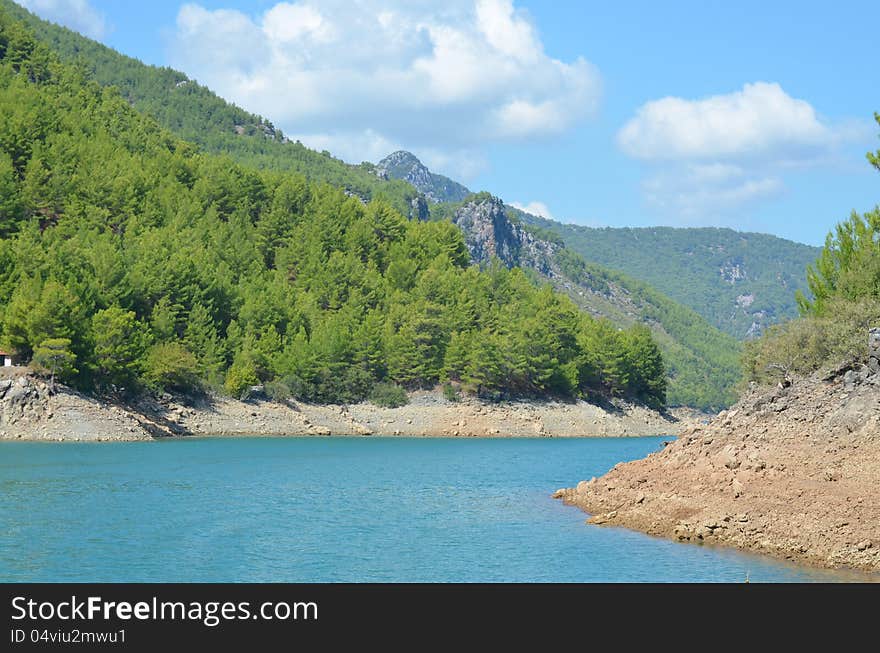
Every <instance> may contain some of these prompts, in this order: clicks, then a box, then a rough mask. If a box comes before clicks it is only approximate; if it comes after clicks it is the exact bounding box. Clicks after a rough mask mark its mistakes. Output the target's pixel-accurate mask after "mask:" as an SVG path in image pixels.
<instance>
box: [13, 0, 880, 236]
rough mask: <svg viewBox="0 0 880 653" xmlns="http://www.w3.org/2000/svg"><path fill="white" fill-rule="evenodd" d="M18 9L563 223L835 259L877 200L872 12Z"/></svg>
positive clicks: (33, 1) (256, 2)
mask: <svg viewBox="0 0 880 653" xmlns="http://www.w3.org/2000/svg"><path fill="white" fill-rule="evenodd" d="M19 1H20V2H21V4H23V5H25V6H27V7H28V8H30V9H31V10H33V11H35V12H36V13H38V14H39V15H41V16H43V17H46V18H50V19H53V20H55V21H57V22H61V23H64V24H66V25H68V26H71V27H73V28H74V29H77V30H79V31H82V32H84V33H87V34H89V35H90V36H93V37H96V38H98V39H99V40H101V41H102V42H104V43H106V44H108V45H110V46H111V47H114V48H116V49H118V50H120V51H122V52H124V53H126V54H129V55H131V56H135V57H137V58H139V59H142V60H144V61H146V62H148V63H152V64H157V65H171V66H173V67H175V68H178V69H181V70H183V71H184V72H186V73H187V74H189V75H190V76H192V77H194V78H196V79H198V80H199V81H201V82H203V83H205V84H207V85H208V86H209V87H211V88H212V89H213V90H215V91H217V92H218V93H219V94H220V95H222V96H223V97H226V98H227V99H230V100H232V101H235V102H236V103H237V104H239V105H241V106H244V107H245V108H247V109H250V110H252V111H254V112H257V113H260V114H262V115H265V116H266V117H268V118H269V119H271V120H273V121H274V122H275V123H276V125H278V126H280V127H281V128H282V129H284V131H285V133H287V134H288V135H290V136H292V137H299V138H301V139H302V140H303V141H304V142H306V143H307V144H310V145H313V146H315V147H317V148H318V149H324V148H326V149H328V150H330V151H331V152H333V153H334V154H336V155H338V156H341V157H342V158H345V159H346V160H350V161H353V162H358V161H361V160H373V161H375V160H377V159H378V158H380V157H381V156H383V155H384V154H386V153H388V152H390V151H391V150H392V149H396V148H405V149H410V150H412V151H413V152H415V153H416V154H417V155H419V156H420V157H421V158H422V159H423V160H424V161H425V162H426V163H427V164H428V165H430V166H431V167H432V168H433V169H435V170H437V171H439V172H443V173H445V174H448V175H449V176H452V177H454V178H456V179H459V180H461V181H464V182H465V183H467V185H468V186H470V187H471V188H472V189H474V190H483V189H485V190H489V191H491V192H492V193H494V194H496V195H499V196H500V197H502V198H504V199H505V201H507V202H509V203H517V204H519V205H521V206H531V207H532V208H533V210H535V211H541V212H546V213H547V214H548V215H551V216H552V217H554V218H555V219H558V220H561V221H565V222H575V223H580V224H590V225H609V226H650V225H660V224H663V225H671V226H707V225H712V226H730V227H734V228H738V229H742V230H749V231H762V232H767V233H774V234H777V235H780V236H783V237H786V238H790V239H793V240H798V241H801V242H807V243H812V244H820V243H821V242H822V241H823V240H824V237H825V234H826V233H827V232H828V230H829V229H830V228H831V227H832V226H833V225H834V224H835V223H836V222H837V221H839V220H841V219H844V218H845V217H847V215H848V214H849V212H850V211H851V210H853V209H855V210H859V211H864V210H868V209H871V208H873V207H874V206H875V205H876V204H877V203H878V200H880V198H878V195H880V194H878V192H877V191H878V189H880V177H878V176H877V173H876V172H875V171H873V170H872V169H871V168H870V166H869V165H868V164H867V162H866V161H865V157H864V155H865V152H866V151H867V150H869V149H877V147H878V146H880V145H878V144H880V141H878V139H877V135H878V133H880V128H878V126H877V125H876V123H874V122H873V119H872V114H873V112H874V111H880V83H878V82H880V79H878V77H880V75H878V73H877V72H876V67H875V58H876V51H875V50H876V25H878V24H880V4H878V3H876V2H873V3H872V2H846V1H844V2H839V3H835V4H834V5H833V6H831V5H828V3H819V2H788V1H779V2H773V3H766V2H751V1H749V0H740V1H739V2H736V3H732V2H726V1H725V2H710V1H707V0H703V1H701V2H697V1H674V0H670V2H665V3H657V2H631V3H603V2H583V1H581V2H564V1H560V0H554V1H538V0H446V1H445V2H433V1H429V0H406V1H404V0H366V1H363V2H360V3H353V2H351V1H344V0H300V1H299V2H279V1H278V0H201V1H199V2H193V3H183V2H180V1H179V0H152V1H151V2H149V3H130V2H118V1H114V0H19ZM768 5H769V6H768Z"/></svg>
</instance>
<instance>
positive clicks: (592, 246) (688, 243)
mask: <svg viewBox="0 0 880 653" xmlns="http://www.w3.org/2000/svg"><path fill="white" fill-rule="evenodd" d="M522 217H523V219H524V220H525V221H526V222H528V223H529V224H532V225H536V226H538V227H540V228H542V229H546V230H548V231H551V232H553V233H555V234H557V235H558V236H560V237H561V238H562V239H563V240H564V241H565V243H566V245H568V246H569V247H571V248H572V249H573V250H574V251H576V252H578V253H579V254H580V255H582V256H583V257H584V258H586V259H587V260H588V261H595V262H596V263H599V264H601V265H604V266H607V267H610V268H612V269H615V270H621V271H623V272H626V273H627V274H628V275H630V276H632V277H635V278H637V279H640V280H642V281H644V282H646V283H648V284H650V285H652V286H654V287H655V288H658V289H660V290H662V291H663V292H664V293H666V294H667V295H669V296H670V297H671V298H672V299H675V300H676V301H679V302H681V303H683V304H685V305H687V306H690V307H691V308H693V309H694V310H696V311H697V312H698V313H700V314H701V315H702V316H703V317H705V318H706V319H708V320H709V321H710V322H711V323H712V324H714V325H715V326H716V327H718V328H719V329H721V330H722V331H725V332H726V333H729V334H731V335H733V336H734V337H736V338H739V339H741V340H743V339H750V338H753V337H757V336H759V335H761V333H763V332H764V331H765V330H766V329H767V327H769V326H771V325H773V324H778V323H780V322H784V321H786V320H789V319H792V318H794V317H797V315H798V307H797V302H796V301H795V292H796V291H797V290H801V291H803V292H805V293H808V290H809V289H808V288H807V280H806V268H807V266H808V265H810V264H811V263H813V262H814V261H815V260H816V257H817V256H818V255H819V251H820V250H819V248H818V247H812V246H810V245H804V244H801V243H796V242H793V241H790V240H785V239H783V238H778V237H776V236H772V235H768V234H758V233H748V232H740V231H734V230H733V229H722V228H714V227H704V228H672V227H646V228H637V229H633V228H612V227H604V228H595V227H584V226H580V225H572V224H561V223H559V222H554V221H552V220H546V219H544V218H540V217H537V216H532V215H529V214H523V216H522Z"/></svg>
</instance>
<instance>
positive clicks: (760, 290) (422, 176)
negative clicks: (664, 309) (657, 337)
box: [376, 152, 819, 340]
mask: <svg viewBox="0 0 880 653" xmlns="http://www.w3.org/2000/svg"><path fill="white" fill-rule="evenodd" d="M376 168H377V170H380V171H381V173H382V175H383V177H385V178H390V179H400V180H403V181H407V182H409V183H411V184H412V185H413V186H414V187H415V188H416V189H418V190H419V191H421V192H422V193H424V194H425V195H426V197H428V198H429V199H430V200H431V201H433V202H435V203H438V202H452V203H455V202H460V201H461V200H462V199H463V198H464V197H466V196H467V195H469V194H470V191H468V189H467V188H465V187H464V186H462V185H461V184H457V183H456V182H454V181H452V180H450V179H448V178H447V177H443V176H442V175H436V174H434V173H432V172H430V171H429V170H428V169H427V168H426V167H425V166H424V165H423V164H422V163H421V162H420V161H419V160H418V159H417V158H416V157H415V156H414V155H413V154H411V153H409V152H395V153H394V154H391V155H389V156H388V157H386V158H385V159H383V160H382V161H381V162H379V164H378V165H377V166H376ZM453 191H454V192H453ZM433 211H434V213H436V214H438V215H446V214H447V213H448V211H445V210H444V209H443V208H442V207H434V208H433ZM506 211H507V213H508V214H509V215H511V216H513V217H515V218H517V219H518V220H520V221H521V222H523V223H525V224H529V225H532V226H533V227H537V228H538V229H539V230H541V232H542V233H544V234H545V236H546V235H549V234H550V233H552V234H555V235H556V236H558V237H560V238H562V240H563V241H564V242H565V244H566V246H567V247H569V248H570V249H571V250H572V251H574V252H576V253H578V254H580V255H581V256H582V257H584V259H586V260H587V261H591V262H594V263H598V264H600V265H602V266H604V267H606V268H610V269H612V270H620V271H621V272H624V273H625V274H626V275H628V276H630V277H632V278H635V279H639V280H641V281H643V282H644V283H646V284H648V285H650V286H652V287H654V288H656V289H657V290H659V291H661V292H662V293H664V294H666V295H668V296H669V297H671V298H672V299H674V300H676V301H678V302H680V303H682V304H684V305H685V306H688V307H690V308H692V309H693V310H694V311H696V312H697V313H699V314H700V315H702V316H703V317H704V318H705V319H707V320H708V321H709V322H710V323H711V324H712V325H714V326H715V327H717V328H718V329H721V330H722V331H724V332H726V333H728V334H730V335H732V336H734V337H735V338H737V339H740V340H745V339H750V338H753V337H755V336H758V335H760V334H761V333H762V332H763V331H764V330H765V329H766V328H767V327H768V326H770V325H772V324H777V323H779V322H784V321H785V320H789V319H791V318H793V317H796V316H797V315H798V308H797V302H796V301H795V299H794V297H795V293H796V291H798V290H801V291H806V290H807V286H806V269H807V266H808V265H809V264H811V263H813V262H814V261H815V260H816V257H817V256H818V254H819V248H818V247H811V246H809V245H803V244H801V243H795V242H792V241H790V240H785V239H783V238H777V237H776V236H771V235H767V234H757V233H744V232H739V231H734V230H732V229H717V228H680V229H675V228H670V227H650V228H643V229H630V228H613V227H605V228H591V227H584V226H580V225H573V224H563V223H560V222H556V221H555V220H548V219H546V218H541V217H539V216H536V215H532V214H530V213H526V212H524V211H521V210H519V209H516V208H514V207H507V209H506Z"/></svg>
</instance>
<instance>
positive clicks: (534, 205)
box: [510, 202, 556, 220]
mask: <svg viewBox="0 0 880 653" xmlns="http://www.w3.org/2000/svg"><path fill="white" fill-rule="evenodd" d="M510 205H511V206H512V207H514V208H516V209H519V210H520V211H525V212H526V213H531V214H532V215H537V216H538V217H540V218H547V219H548V220H555V219H556V218H554V217H553V214H552V213H550V209H549V208H547V205H546V204H544V203H543V202H529V203H528V204H520V203H518V202H510Z"/></svg>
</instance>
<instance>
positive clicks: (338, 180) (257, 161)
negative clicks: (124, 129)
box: [0, 0, 426, 217]
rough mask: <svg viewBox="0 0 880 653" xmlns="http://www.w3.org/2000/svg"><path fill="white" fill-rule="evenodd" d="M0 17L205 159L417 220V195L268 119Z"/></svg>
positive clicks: (10, 9)
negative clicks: (292, 176) (299, 181)
mask: <svg viewBox="0 0 880 653" xmlns="http://www.w3.org/2000/svg"><path fill="white" fill-rule="evenodd" d="M0 10H2V11H5V12H6V13H7V14H8V15H9V16H11V17H13V18H15V19H16V20H18V21H21V22H22V23H23V24H25V25H26V26H27V28H28V29H29V30H31V31H32V32H33V34H34V35H35V36H36V38H37V40H39V41H41V42H42V43H44V44H46V45H47V46H48V47H49V49H51V50H52V52H53V53H55V54H56V55H57V56H58V58H59V59H60V60H61V61H62V62H64V63H66V64H69V65H73V66H76V67H78V68H80V69H82V70H83V71H84V72H85V73H87V74H88V75H89V77H90V78H92V79H94V80H95V81H97V82H98V83H99V84H101V85H102V86H114V87H116V88H117V89H118V90H119V92H120V93H121V94H122V96H123V97H124V98H125V99H126V100H127V101H128V102H129V104H131V105H132V107H134V108H135V109H137V110H138V111H139V112H141V113H143V114H145V115H148V116H150V117H151V118H153V119H154V120H156V122H157V123H159V124H160V125H161V126H162V127H164V128H165V129H168V130H169V131H171V132H173V133H174V134H175V135H176V136H178V137H180V138H182V139H183V140H185V141H188V142H191V143H196V144H197V145H199V146H200V147H201V148H202V149H203V150H204V151H206V152H211V153H214V154H221V155H227V156H229V157H231V158H232V159H234V160H235V161H236V162H238V163H242V164H244V165H248V166H251V167H254V168H259V169H261V170H272V171H276V172H294V173H298V174H301V175H303V176H304V177H306V178H307V179H308V180H309V181H315V182H323V183H328V184H330V185H332V186H335V187H337V188H343V189H345V191H346V192H347V193H349V194H351V195H353V196H356V197H358V198H360V199H362V200H364V201H369V200H370V199H372V198H373V197H378V196H382V197H383V198H385V199H387V200H388V201H390V202H391V203H392V205H393V206H394V207H395V208H396V209H397V210H398V211H400V212H402V213H403V214H404V215H407V216H409V217H418V216H419V214H420V212H421V214H422V217H423V216H424V212H425V211H426V207H425V206H424V203H421V204H420V202H419V193H418V192H417V191H415V190H414V189H413V187H412V186H411V185H410V184H409V183H407V182H403V181H399V180H394V179H391V180H388V179H382V178H380V177H378V176H377V175H376V174H375V173H374V172H373V171H374V168H375V166H373V164H371V163H366V164H362V165H349V164H347V163H345V162H343V161H341V160H339V159H336V158H334V157H333V156H332V155H331V154H330V153H329V152H316V151H314V150H311V149H309V148H307V147H305V146H304V145H303V144H302V143H300V142H298V141H290V140H289V139H288V138H287V137H285V136H284V134H283V133H282V131H281V130H280V129H278V128H276V127H275V126H274V125H273V124H272V123H271V122H270V121H269V120H266V119H265V118H262V117H260V116H257V115H254V114H252V113H250V112H247V111H245V110H243V109H241V108H239V107H237V106H235V105H234V104H231V103H229V102H227V101H226V100H224V99H223V98H221V97H219V96H218V95H216V94H215V93H213V92H212V91H211V90H209V89H208V88H206V87H204V86H202V85H200V84H198V83H197V82H195V81H193V80H191V79H189V78H188V77H187V76H186V75H185V74H183V73H181V72H179V71H176V70H172V69H171V68H167V67H157V66H148V65H146V64H144V63H142V62H141V61H138V60H137V59H133V58H132V57H127V56H125V55H123V54H121V53H119V52H117V51H115V50H113V49H111V48H108V47H107V46H105V45H102V44H101V43H98V42H97V41H93V40H92V39H89V38H86V37H84V36H82V35H81V34H78V33H76V32H74V31H72V30H69V29H67V28H65V27H61V26H59V25H56V24H54V23H51V22H48V21H45V20H42V19H40V18H38V17H37V16H35V15H34V14H32V13H30V12H29V11H27V10H26V9H24V8H22V7H20V6H19V5H17V4H15V3H14V2H12V1H11V0H0Z"/></svg>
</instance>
